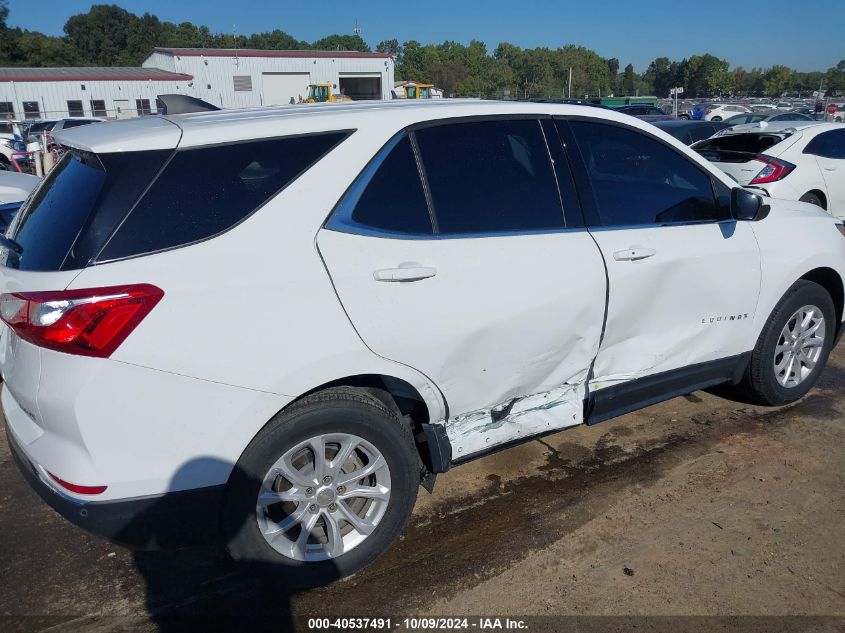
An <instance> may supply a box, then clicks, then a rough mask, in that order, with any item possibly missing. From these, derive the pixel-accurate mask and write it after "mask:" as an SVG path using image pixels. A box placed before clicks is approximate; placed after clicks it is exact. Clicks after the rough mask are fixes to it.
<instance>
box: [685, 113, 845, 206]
mask: <svg viewBox="0 0 845 633" xmlns="http://www.w3.org/2000/svg"><path fill="white" fill-rule="evenodd" d="M692 148H693V149H694V150H696V151H697V152H699V153H701V154H702V155H703V156H704V157H705V158H707V159H709V160H711V161H713V162H714V163H715V164H716V165H718V166H719V167H720V168H721V169H723V170H724V171H725V172H726V173H728V174H729V175H730V176H731V177H733V178H734V179H735V180H736V181H737V182H738V183H739V184H741V185H749V186H752V187H755V188H758V189H760V190H762V191H763V192H764V193H765V194H766V195H769V196H772V197H774V198H784V199H786V200H800V201H802V202H809V203H811V204H815V205H816V206H819V207H822V208H823V209H826V210H827V211H828V212H829V213H830V214H831V215H833V216H834V217H836V218H839V219H843V218H845V125H843V124H841V123H823V122H820V121H812V122H806V123H805V122H802V121H792V122H778V123H766V122H763V123H750V124H747V125H738V126H735V127H732V128H730V129H727V130H722V131H720V132H718V133H717V134H716V135H715V136H713V137H711V138H709V139H707V140H704V141H700V142H698V143H696V144H694V145H693V146H692Z"/></svg>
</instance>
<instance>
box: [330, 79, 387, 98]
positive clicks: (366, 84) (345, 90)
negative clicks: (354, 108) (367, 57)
mask: <svg viewBox="0 0 845 633" xmlns="http://www.w3.org/2000/svg"><path fill="white" fill-rule="evenodd" d="M339 81H340V92H341V93H342V94H344V95H346V96H347V97H350V98H351V99H352V100H353V101H363V100H367V99H381V75H354V76H351V75H344V74H343V73H341V75H340V79H339Z"/></svg>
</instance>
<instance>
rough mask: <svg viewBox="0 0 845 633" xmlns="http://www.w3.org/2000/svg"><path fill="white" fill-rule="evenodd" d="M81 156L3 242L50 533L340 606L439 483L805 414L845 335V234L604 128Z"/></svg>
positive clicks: (310, 115) (496, 129) (182, 133)
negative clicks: (234, 568)
mask: <svg viewBox="0 0 845 633" xmlns="http://www.w3.org/2000/svg"><path fill="white" fill-rule="evenodd" d="M553 117H554V118H553ZM58 137H59V138H58V139H57V140H59V141H60V142H61V143H63V144H64V145H65V146H67V147H69V148H71V151H69V152H68V154H66V155H65V157H64V158H63V159H62V161H61V162H60V163H59V164H58V165H57V166H56V167H55V169H54V170H53V171H52V172H51V173H50V174H49V175H48V176H47V178H46V180H45V182H44V184H43V186H42V187H40V188H39V189H38V195H37V196H34V197H32V198H30V199H29V201H28V203H27V204H26V205H25V206H24V207H23V208H22V209H21V212H20V213H19V214H18V215H17V217H16V218H15V220H14V222H13V223H12V226H11V227H9V230H8V231H7V233H6V236H5V237H4V238H3V240H2V242H3V244H4V245H5V249H4V252H3V254H2V260H1V261H2V264H3V265H2V266H0V285H2V288H0V290H2V292H3V293H5V294H3V295H2V296H0V317H2V320H3V321H4V322H5V324H6V325H7V326H8V327H7V328H6V329H5V331H4V332H3V335H2V338H0V370H2V375H3V385H2V392H0V402H2V408H3V412H4V416H5V420H6V425H7V433H6V436H7V437H8V440H9V442H10V444H11V447H12V453H13V455H14V459H15V460H16V461H17V463H18V465H19V466H20V469H21V471H22V472H23V474H24V475H25V476H26V477H27V479H28V480H29V481H30V483H31V484H32V485H33V486H34V487H35V488H36V489H37V490H39V491H40V493H41V495H42V497H43V498H44V499H45V500H46V501H47V503H49V504H50V505H52V506H53V507H54V508H56V509H57V510H58V511H59V512H61V513H62V514H63V515H64V516H65V517H67V518H69V519H70V520H72V521H74V522H75V523H78V524H80V525H82V526H83V527H85V528H87V529H89V530H91V531H94V532H97V533H100V534H106V535H108V536H110V537H112V538H115V539H117V540H119V541H123V542H134V543H136V544H140V545H142V546H153V545H155V546H170V545H176V544H180V543H184V542H188V541H191V540H193V539H196V538H198V537H204V538H210V537H212V536H214V535H219V536H218V538H221V539H222V540H224V541H225V542H227V545H228V548H229V551H230V553H231V554H232V555H233V557H234V558H236V559H238V560H245V561H249V562H250V563H253V564H261V565H263V566H265V567H266V566H267V565H271V566H273V568H274V569H279V570H286V572H287V574H288V576H289V577H288V581H289V582H296V583H300V584H313V583H319V582H325V581H327V580H330V579H334V578H337V577H338V576H343V575H346V574H350V573H352V572H354V571H355V570H356V569H360V568H361V567H363V566H364V565H366V564H368V563H369V562H371V561H372V560H373V559H374V558H375V557H377V556H378V555H379V554H380V553H382V552H383V551H384V550H385V549H386V548H387V547H388V546H389V545H390V543H391V542H392V541H393V540H394V539H395V538H396V537H397V536H398V535H399V533H400V531H401V530H402V527H403V526H404V524H405V522H406V521H407V519H408V517H409V515H410V513H411V509H412V507H413V505H414V503H415V500H416V496H417V491H418V488H419V486H420V485H421V484H423V485H425V486H427V487H428V488H429V489H430V488H431V486H432V485H433V484H434V477H435V476H436V473H438V472H442V471H444V470H446V469H448V468H450V467H452V466H455V465H458V464H462V463H465V462H467V461H469V460H471V459H474V458H476V457H479V456H481V455H484V454H487V453H489V452H491V451H495V450H499V449H502V448H504V447H506V446H508V445H509V444H512V443H517V442H522V441H526V440H529V439H531V438H533V437H536V436H537V435H538V434H543V433H549V432H552V431H557V430H560V429H563V428H566V427H570V426H574V425H578V424H581V423H584V422H588V423H596V422H600V421H602V420H607V419H610V418H613V417H615V416H618V415H621V414H623V413H625V412H628V411H632V410H634V409H637V408H640V407H643V406H646V405H649V404H653V403H655V402H658V401H660V400H664V399H668V398H671V397H674V396H677V395H681V394H686V393H689V392H690V391H692V390H695V389H700V388H703V387H706V386H710V385H715V384H721V383H736V384H737V385H738V388H740V389H742V390H743V391H744V393H745V397H747V398H752V399H754V400H756V401H758V402H760V403H764V404H769V405H780V404H784V403H788V402H793V401H795V400H797V399H798V398H800V397H802V396H803V395H804V394H806V393H807V391H808V390H809V389H810V387H811V386H812V385H813V384H814V383H815V382H816V380H817V378H818V377H819V374H820V373H821V371H822V369H823V368H824V365H825V362H826V360H827V357H828V353H829V351H830V349H831V348H832V346H833V345H834V342H835V341H836V340H837V338H838V337H839V336H840V334H841V333H842V330H843V324H842V315H843V299H842V297H843V290H842V288H843V279H845V228H843V226H842V224H837V223H836V222H835V221H834V220H833V219H832V218H831V217H830V216H829V215H828V214H827V213H824V212H823V211H822V210H821V209H817V208H814V207H812V206H810V205H806V204H801V203H797V202H789V201H783V200H776V199H769V198H765V197H763V196H761V195H758V194H755V193H753V192H751V191H748V190H746V189H743V188H742V187H739V186H737V185H736V183H735V182H733V181H732V180H731V179H730V178H729V177H728V176H727V175H726V174H725V173H723V172H722V171H721V170H719V169H717V168H716V167H715V166H714V165H712V164H711V163H709V162H708V161H706V160H705V159H703V158H702V157H701V156H700V155H698V154H697V153H695V152H693V151H692V150H690V149H689V148H687V147H686V146H685V145H683V144H682V143H680V142H679V141H677V140H676V139H674V138H672V137H671V136H669V135H667V134H665V133H664V132H662V131H661V130H659V129H658V128H656V127H654V126H653V125H651V124H649V123H646V122H643V121H639V120H636V119H634V118H632V117H629V116H624V115H622V114H620V113H618V112H613V111H610V110H606V109H602V108H593V107H585V106H570V105H556V104H545V103H526V102H504V101H502V102H494V101H488V102H483V101H462V100H454V101H451V100H449V101H439V102H437V101H434V102H432V101H427V102H416V103H406V102H403V101H400V100H397V101H395V102H389V103H386V102H379V103H373V104H368V103H358V104H349V105H346V104H332V105H327V106H320V105H315V106H313V107H310V108H303V109H302V110H298V109H292V108H268V109H263V110H261V109H249V110H221V111H217V112H204V113H201V114H185V115H172V116H171V115H165V116H159V117H145V118H141V119H135V120H132V121H131V122H130V121H127V122H117V123H114V124H109V125H102V126H88V127H86V128H77V129H74V130H68V131H65V132H61V133H59V134H58ZM74 148H76V149H74ZM59 202H60V204H59ZM785 244H786V245H789V244H805V245H806V244H810V245H812V247H811V248H788V247H784V245H785ZM514 537H515V538H519V535H518V534H514Z"/></svg>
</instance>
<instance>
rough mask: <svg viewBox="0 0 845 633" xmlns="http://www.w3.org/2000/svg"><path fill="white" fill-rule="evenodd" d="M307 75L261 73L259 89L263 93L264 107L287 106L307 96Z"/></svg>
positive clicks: (309, 80) (308, 77) (309, 76)
mask: <svg viewBox="0 0 845 633" xmlns="http://www.w3.org/2000/svg"><path fill="white" fill-rule="evenodd" d="M310 83H311V75H310V74H308V73H262V74H261V87H262V90H263V91H264V105H288V103H290V100H291V99H293V100H294V102H296V101H298V100H299V99H300V98H303V99H304V98H305V97H307V96H308V84H310Z"/></svg>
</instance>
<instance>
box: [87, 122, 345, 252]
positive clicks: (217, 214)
mask: <svg viewBox="0 0 845 633" xmlns="http://www.w3.org/2000/svg"><path fill="white" fill-rule="evenodd" d="M347 135H348V132H332V133H326V134H309V135H304V136H291V137H285V138H278V139H269V140H262V141H251V142H247V143H236V144H227V145H215V146H206V147H198V148H189V149H184V150H178V151H177V152H175V154H174V155H173V158H172V159H171V160H170V162H169V163H168V164H167V167H166V168H165V169H164V171H162V173H161V174H160V175H159V177H158V178H157V179H156V180H155V182H154V183H153V184H152V186H151V187H150V188H149V190H148V191H147V192H146V193H145V194H144V197H143V198H142V199H141V200H140V201H139V202H138V204H137V205H136V206H135V208H134V209H132V212H131V213H130V214H129V217H128V218H127V219H126V220H125V221H124V222H123V224H122V225H121V226H120V228H119V229H118V230H117V232H116V233H115V235H114V236H113V237H112V238H111V239H110V240H109V242H108V244H106V246H105V248H104V249H103V251H102V253H101V254H100V256H99V257H98V260H99V261H107V260H112V259H119V258H122V257H129V256H132V255H140V254H144V253H152V252H155V251H161V250H164V249H168V248H174V247H177V246H184V245H186V244H190V243H193V242H197V241H200V240H204V239H208V238H210V237H214V236H215V235H218V234H220V233H222V232H224V231H226V230H228V229H230V228H232V227H233V226H234V225H236V224H238V223H239V222H241V221H242V220H243V219H244V218H246V217H247V216H249V215H250V214H252V213H253V212H254V211H256V210H257V209H258V208H259V207H261V206H262V205H263V204H264V203H266V202H267V201H268V200H269V199H270V198H272V197H274V196H275V195H276V194H277V193H279V192H280V191H281V190H282V189H284V188H285V187H286V186H287V185H289V184H290V183H291V182H293V181H294V180H295V179H296V178H297V177H298V176H299V175H300V174H302V173H303V172H304V171H306V170H307V169H308V168H309V167H311V166H312V165H313V164H314V163H315V162H317V161H318V160H319V159H320V158H321V157H323V156H324V155H325V154H326V153H327V152H329V151H330V150H331V149H332V148H334V147H335V146H336V145H337V144H338V143H340V142H341V141H342V140H343V139H344V138H346V136H347Z"/></svg>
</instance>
